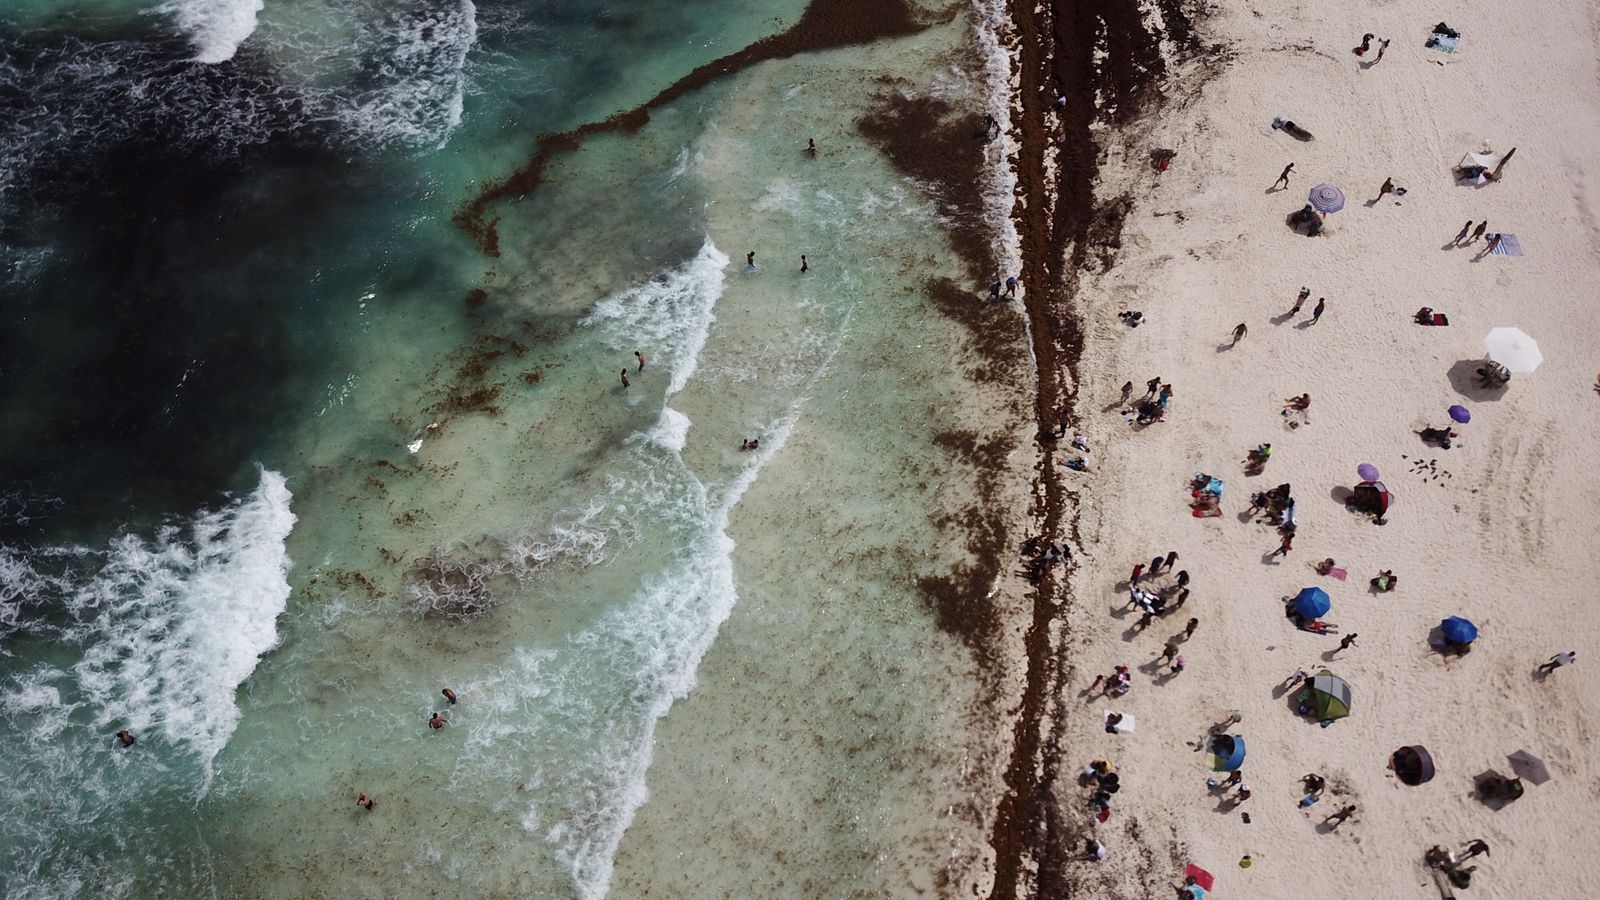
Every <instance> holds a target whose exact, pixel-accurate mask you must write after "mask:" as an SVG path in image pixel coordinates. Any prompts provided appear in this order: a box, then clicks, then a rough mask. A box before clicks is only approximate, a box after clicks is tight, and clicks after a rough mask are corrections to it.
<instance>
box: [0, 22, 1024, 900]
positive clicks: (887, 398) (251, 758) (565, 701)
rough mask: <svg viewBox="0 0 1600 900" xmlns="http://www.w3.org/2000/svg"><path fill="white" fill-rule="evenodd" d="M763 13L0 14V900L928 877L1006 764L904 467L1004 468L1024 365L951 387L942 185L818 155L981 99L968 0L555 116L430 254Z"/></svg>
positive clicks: (965, 357)
mask: <svg viewBox="0 0 1600 900" xmlns="http://www.w3.org/2000/svg"><path fill="white" fill-rule="evenodd" d="M803 10H804V5H803V4H802V3H799V2H794V0H759V2H754V3H742V4H731V3H727V2H725V0H719V2H712V0H697V2H686V3H682V4H674V5H672V6H671V7H670V8H667V7H660V6H658V5H647V4H643V3H638V2H632V0H630V2H624V3H620V4H618V3H611V4H600V3H587V2H577V3H571V2H560V3H557V2H526V0H525V2H506V3H491V2H488V0H407V2H401V3H393V2H376V0H264V2H263V0H170V2H167V3H161V4H149V3H130V2H126V0H101V2H91V3H62V2H48V0H29V2H25V3H21V4H11V5H8V7H7V8H6V10H4V11H3V12H0V112H3V113H4V115H3V116H0V280H3V282H4V283H3V293H0V296H3V297H4V298H5V299H4V301H3V306H0V308H3V310H4V316H5V319H6V321H5V327H4V328H3V329H0V367H3V368H0V374H3V375H4V377H5V383H6V398H7V400H8V402H7V403H5V404H3V405H0V420H3V424H4V428H0V463H3V465H0V473H3V474H0V478H3V479H4V480H3V483H0V742H3V743H4V745H5V746H6V747H8V749H9V751H10V752H9V753H8V758H9V759H10V760H11V761H12V766H11V768H10V770H9V771H10V773H11V774H12V777H11V778H9V779H8V781H7V786H6V787H5V788H4V796H5V806H4V808H5V810H6V811H7V812H8V813H9V814H8V815H6V816H5V817H4V819H3V820H0V880H3V885H0V893H4V894H5V895H6V896H16V897H72V896H86V895H91V894H93V895H101V896H104V895H109V896H126V897H141V896H152V895H155V894H157V893H158V892H163V893H165V894H168V895H180V896H228V897H235V896H241V897H298V896H334V895H341V896H362V897H365V896H372V897H379V896H382V897H393V896H422V895H439V894H443V895H447V896H519V897H526V896H537V897H564V896H572V897H586V898H587V897H600V896H607V895H614V896H642V895H644V894H646V893H650V892H654V893H656V894H657V895H659V894H660V892H662V891H666V892H668V893H671V894H673V895H677V896H748V895H750V894H751V893H752V892H754V891H755V890H760V891H761V893H762V894H763V895H766V896H795V897H802V896H805V897H810V896H820V895H830V896H831V895H840V896H844V895H882V894H885V893H890V894H908V895H909V894H919V893H934V892H937V891H938V890H940V889H941V888H940V887H939V886H940V885H942V884H945V883H946V882H949V881H950V880H951V879H959V878H962V877H966V875H967V874H968V873H967V869H968V868H970V867H971V865H972V863H973V861H974V860H976V859H977V858H978V857H980V856H981V855H982V844H983V840H984V837H985V832H984V823H983V814H982V812H981V809H982V808H983V805H984V801H983V798H981V797H977V796H975V795H974V791H975V790H976V789H977V787H976V782H975V781H974V778H975V776H974V770H975V769H977V768H979V767H980V763H981V761H982V759H984V757H985V754H986V753H989V752H992V747H991V745H992V742H993V741H994V740H996V739H997V738H996V735H994V734H993V733H991V732H990V731H986V730H985V728H984V727H983V726H984V724H985V722H986V721H987V720H986V716H985V710H984V705H985V701H986V694H985V685H986V680H985V675H984V673H983V672H982V671H980V669H979V666H978V663H977V662H976V661H975V659H974V657H973V655H972V653H971V652H970V649H969V647H968V646H967V645H966V644H964V643H963V641H962V640H961V639H960V637H958V636H956V635H952V634H948V633H945V632H943V631H941V630H940V629H939V627H938V624H937V619H936V616H935V614H934V612H933V611H932V609H931V607H930V601H929V598H928V597H927V595H926V593H925V591H924V590H923V589H922V587H920V586H919V579H921V578H924V577H928V576H937V575H941V574H944V573H945V572H948V571H949V570H950V569H951V567H953V566H956V565H958V564H960V563H962V562H963V561H965V560H966V559H967V552H966V550H965V543H964V539H963V536H962V534H961V533H960V529H959V528H958V527H956V526H954V525H952V524H951V522H952V521H953V520H956V519H959V518H960V517H961V516H962V514H963V512H964V511H966V510H970V509H971V508H972V506H973V504H974V503H975V502H977V493H976V492H975V489H974V488H973V487H972V482H973V481H974V479H975V478H976V477H977V475H978V474H979V473H978V472H976V471H975V469H974V466H975V463H974V462H973V461H972V460H970V459H961V458H957V457H955V456H953V455H952V454H951V453H950V452H948V451H947V450H945V449H942V447H945V446H948V445H949V444H950V441H948V440H944V441H941V440H940V436H941V435H945V436H948V435H950V434H952V433H957V432H961V433H966V432H973V433H979V432H982V433H984V434H985V435H986V436H990V437H995V438H997V439H1001V440H1002V441H1005V440H1010V439H1012V438H1014V437H1015V435H1011V434H1009V433H1008V432H1007V430H1006V428H1005V426H1003V425H999V424H996V423H995V413H994V407H995V406H996V405H997V403H998V399H999V398H1003V397H1004V396H1006V391H1008V390H1012V389H1016V388H1018V387H1019V386H1015V385H1003V384H1001V385H997V384H993V383H986V384H978V383H975V382H974V380H973V378H972V353H971V350H970V349H969V347H968V344H969V342H970V341H969V337H968V335H967V334H966V333H965V332H964V330H963V326H961V325H960V324H959V323H957V322H955V321H953V320H951V319H949V318H947V317H945V316H944V315H942V314H941V313H939V312H938V311H937V309H936V306H935V304H933V303H932V302H931V301H930V300H929V298H928V284H929V281H930V279H936V278H949V279H954V280H956V281H958V282H961V283H963V284H966V283H968V282H970V281H971V280H972V278H971V276H970V275H969V273H968V271H967V269H966V268H965V266H964V265H963V263H962V261H961V260H958V259H957V258H956V257H955V256H954V255H953V252H952V250H951V246H950V243H949V241H948V240H946V238H945V237H944V234H945V231H946V229H947V227H948V226H949V224H950V222H949V221H948V213H947V212H941V209H940V207H939V205H938V204H937V203H936V202H935V200H934V198H933V193H934V192H935V191H936V190H937V188H936V187H935V186H931V185H928V184H924V183H919V182H916V181H914V180H912V179H909V178H907V177H906V176H905V175H903V174H902V173H900V172H899V171H897V170H896V168H895V167H894V166H893V165H892V164H891V161H890V160H889V159H888V158H887V157H886V156H885V155H884V154H883V153H882V152H881V151H880V150H879V149H878V148H876V147H875V146H873V145H872V144H871V142H869V141H868V140H866V139H865V138H864V137H863V136H862V135H861V133H860V132H859V131H858V130H857V129H856V127H855V122H856V120H857V119H859V118H860V117H861V116H864V115H866V114H868V113H870V112H871V111H873V110H874V109H877V108H879V107H880V106H881V105H882V104H883V103H885V102H887V101H888V100H889V99H891V98H895V97H898V98H900V99H901V100H902V101H910V102H927V101H933V102H938V103H941V104H945V105H947V106H948V107H949V108H950V109H953V110H956V111H957V115H960V116H964V117H966V118H967V119H970V118H973V117H975V116H976V115H978V114H979V113H977V112H976V111H977V110H978V109H980V108H982V107H984V106H985V105H987V104H991V103H993V102H996V101H995V99H994V96H993V88H994V85H993V72H989V73H988V74H987V75H986V73H985V69H984V66H985V64H986V62H987V61H988V59H989V58H988V57H986V56H985V55H984V53H983V52H982V51H981V50H975V49H974V48H976V47H981V46H983V41H982V37H983V36H982V35H981V33H980V32H979V31H977V30H975V28H976V26H975V21H976V15H975V11H974V10H968V9H966V8H964V7H959V8H957V14H956V15H954V16H942V17H930V18H931V20H934V21H937V22H938V23H939V24H936V25H934V26H932V27H930V28H928V29H926V30H924V31H922V32H920V33H919V34H916V35H913V36H910V37H905V38H899V39H895V40H891V41H880V42H878V43H876V44H873V45H871V46H868V47H857V48H850V49H844V50H833V51H828V52H825V53H815V54H803V55H800V56H797V57H794V58H791V59H787V60H776V61H772V62H768V63H763V64H761V65H758V66H755V67H753V68H751V69H748V70H745V71H743V72H740V73H737V74H734V75H731V76H729V77H726V78H723V79H720V80H717V81H714V82H712V83H710V84H708V85H706V86H705V87H703V88H701V89H698V90H695V91H691V92H689V93H687V94H685V95H684V96H682V97H681V98H679V99H677V100H675V101H673V102H672V103H670V104H667V105H666V106H664V107H662V108H660V109H657V110H655V111H653V112H652V115H651V120H650V122H649V124H648V125H647V126H645V127H644V128H642V129H639V130H637V131H633V132H620V133H607V134H600V135H596V136H594V137H591V138H590V139H588V140H587V141H586V142H585V143H584V144H583V147H582V149H581V150H580V151H578V152H575V153H567V154H564V155H561V156H558V157H557V159H556V162H555V164H554V166H553V168H552V170H551V171H550V172H549V173H548V174H547V179H546V182H545V184H544V185H543V186H541V187H540V188H539V190H538V191H537V192H535V193H534V194H532V195H530V196H528V197H524V198H521V199H516V200H511V201H507V202H503V203H500V204H498V205H497V206H496V207H495V208H494V209H493V210H492V212H493V214H494V215H495V216H497V217H498V219H499V229H500V250H501V252H500V255H499V256H498V257H488V256H485V255H483V254H482V253H481V252H479V250H478V249H477V248H476V247H475V246H474V245H473V244H472V242H471V241H470V240H469V239H468V238H467V237H466V236H465V235H464V234H462V233H461V232H460V231H458V230H457V229H456V228H455V227H454V226H453V225H452V221H451V220H452V216H453V215H454V214H455V213H456V212H457V210H459V209H460V207H461V205H462V203H463V202H464V201H465V200H466V199H467V198H468V197H470V196H471V194H472V193H473V191H474V190H475V189H476V188H478V187H479V186H481V185H482V184H483V183H485V182H489V181H492V180H494V179H496V178H498V177H503V176H504V175H506V174H508V173H509V172H510V171H512V170H514V169H515V168H516V167H517V166H518V165H519V164H520V163H521V162H522V161H523V160H525V159H526V158H527V157H528V155H529V154H530V153H531V152H532V150H533V147H534V136H535V135H537V134H538V133H541V132H547V131H559V130H562V129H567V128H571V127H573V126H576V125H578V124H581V123H583V122H587V121H594V120H598V119H603V118H605V117H606V116H609V115H611V114H612V113H615V112H617V111H619V110H625V109H628V108H631V107H633V106H635V105H637V104H639V103H642V102H644V101H645V100H647V99H649V98H650V97H651V96H653V95H654V94H655V93H656V92H657V91H659V90H661V89H662V88H664V87H666V86H667V85H668V84H670V83H672V82H673V81H674V80H676V79H677V78H679V77H682V76H683V75H684V74H686V73H687V72H689V71H691V70H693V69H694V68H695V67H696V66H699V65H701V64H703V63H705V62H708V61H710V60H712V59H716V58H718V57H720V56H723V55H725V54H728V53H731V52H734V51H736V50H738V49H739V48H741V47H743V46H745V45H747V44H749V43H750V42H752V41H755V40H757V39H759V38H761V37H763V36H766V35H769V34H772V33H775V32H778V31H781V30H783V29H784V28H786V27H787V26H788V25H789V24H792V23H793V22H795V21H796V20H798V19H799V17H800V15H801V13H802V12H803ZM991 49H992V48H991ZM963 121H965V119H963ZM969 124H970V123H969ZM957 127H961V126H959V125H958V126H957ZM807 137H814V138H816V139H817V141H818V144H819V146H820V147H821V148H822V153H821V155H820V156H819V158H817V159H809V158H807V157H806V155H805V154H804V153H803V152H802V151H803V147H804V144H805V139H806V138H807ZM997 177H999V176H993V175H991V176H986V178H997ZM985 186H986V187H988V188H989V189H991V190H992V191H997V192H1002V196H1003V191H1004V190H1005V185H1004V184H1003V183H1000V182H997V183H995V184H990V183H987V182H986V184H985ZM993 208H995V209H1002V210H1003V209H1004V204H1003V202H1002V201H1001V200H998V199H997V200H996V202H995V204H994V205H993ZM994 224H995V229H996V241H997V243H999V244H1003V243H1004V234H1003V225H1002V224H1001V223H1000V219H998V218H997V219H995V223H994ZM750 250H754V251H756V252H757V267H756V268H755V269H754V270H750V269H747V267H746V266H745V264H744V254H745V253H746V252H747V251H750ZM801 253H805V254H806V255H807V257H808V259H809V260H810V265H811V270H810V271H808V272H806V273H803V274H802V273H801V272H800V271H799V255H800V254H801ZM972 287H973V288H976V287H977V286H976V285H972ZM636 350H637V351H640V352H642V353H644V354H645V356H646V358H647V362H646V365H645V366H644V369H643V371H639V370H638V364H637V363H636V362H635V359H634V356H633V354H634V351H636ZM1019 352H1024V351H1022V350H1021V348H1019ZM624 369H626V371H627V372H628V374H629V376H630V380H631V386H628V387H623V385H622V383H621V379H620V377H619V373H620V372H621V371H622V370H624ZM746 438H759V441H760V446H759V449H757V450H754V451H749V452H745V451H741V450H740V442H741V441H742V440H744V439H746ZM445 686H449V687H451V688H453V689H454V690H455V691H456V692H457V693H458V695H459V696H460V698H461V699H460V703H459V705H456V706H453V707H452V706H448V705H447V704H445V703H444V700H443V698H442V697H441V696H440V689H441V688H442V687H445ZM435 711H442V712H443V714H444V715H446V716H447V717H448V719H449V721H450V724H449V726H448V727H446V728H444V729H441V730H432V729H429V728H427V727H426V720H427V718H428V716H429V715H431V714H432V713H433V712H435ZM122 728H127V729H129V730H131V731H132V732H133V733H135V734H136V735H137V736H138V743H137V745H136V746H134V747H132V748H128V749H122V748H119V747H117V746H116V745H115V741H114V739H113V737H112V735H113V734H114V733H115V732H116V731H117V730H119V729H122ZM361 792H366V793H368V794H370V795H371V796H372V797H373V798H374V800H375V801H376V805H375V807H374V809H373V810H372V811H370V812H369V811H367V810H364V809H359V808H357V807H356V805H355V797H356V795H357V794H359V793H361Z"/></svg>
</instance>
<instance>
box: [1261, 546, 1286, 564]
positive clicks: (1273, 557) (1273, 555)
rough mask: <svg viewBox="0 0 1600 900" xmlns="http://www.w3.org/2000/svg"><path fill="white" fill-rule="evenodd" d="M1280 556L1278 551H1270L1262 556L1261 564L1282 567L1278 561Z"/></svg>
mask: <svg viewBox="0 0 1600 900" xmlns="http://www.w3.org/2000/svg"><path fill="white" fill-rule="evenodd" d="M1278 556H1279V554H1278V551H1276V550H1270V551H1268V552H1266V553H1263V554H1261V564H1262V565H1263V566H1278V565H1282V563H1281V562H1279V561H1278Z"/></svg>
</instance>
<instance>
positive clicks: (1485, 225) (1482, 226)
mask: <svg viewBox="0 0 1600 900" xmlns="http://www.w3.org/2000/svg"><path fill="white" fill-rule="evenodd" d="M1488 230H1489V220H1488V219H1484V220H1483V221H1482V222H1479V223H1478V227H1477V228H1474V229H1472V237H1471V239H1469V240H1468V241H1467V243H1469V244H1476V243H1477V242H1478V238H1481V237H1483V233H1484V232H1485V231H1488Z"/></svg>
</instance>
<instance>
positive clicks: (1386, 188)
mask: <svg viewBox="0 0 1600 900" xmlns="http://www.w3.org/2000/svg"><path fill="white" fill-rule="evenodd" d="M1393 191H1394V179H1393V178H1385V179H1384V180H1383V187H1380V188H1378V196H1377V197H1376V198H1375V199H1374V200H1373V201H1372V205H1374V206H1376V205H1377V203H1378V201H1379V200H1382V199H1383V195H1384V194H1388V193H1391V192H1393Z"/></svg>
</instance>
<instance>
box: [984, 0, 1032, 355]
mask: <svg viewBox="0 0 1600 900" xmlns="http://www.w3.org/2000/svg"><path fill="white" fill-rule="evenodd" d="M973 7H974V9H975V10H976V12H977V23H978V27H977V39H978V52H979V54H980V55H981V57H982V60H983V70H982V77H983V92H984V95H985V99H984V107H985V108H986V109H987V111H988V113H989V114H990V115H992V116H994V117H995V119H996V120H997V121H999V122H1001V123H1004V124H1008V123H1010V121H1011V103H1012V95H1013V92H1014V87H1015V84H1014V82H1013V77H1012V71H1011V69H1012V59H1011V54H1010V53H1009V52H1008V51H1007V50H1006V42H1007V41H1008V40H1015V37H1014V35H1013V34H1012V29H1013V27H1014V26H1013V25H1012V23H1011V16H1010V12H1009V11H1008V9H1007V6H1006V2H1005V0H973ZM1018 149H1019V148H1018V147H1017V146H1016V142H1015V141H1014V140H1013V139H1012V135H1011V132H1010V130H1009V128H1008V127H1002V128H1001V130H1000V137H999V138H997V139H996V140H994V141H992V142H990V143H989V144H988V146H987V148H986V152H987V158H986V163H987V164H986V165H985V166H984V167H983V175H982V177H983V208H984V219H985V220H986V221H987V222H988V224H989V229H990V233H991V234H992V235H993V236H994V249H995V257H996V258H997V259H998V260H999V262H1000V268H1001V271H1003V272H1006V273H1008V274H1021V272H1022V238H1021V236H1020V235H1018V233H1017V222H1016V219H1015V218H1013V216H1012V212H1013V210H1014V208H1015V206H1016V192H1017V173H1016V170H1015V169H1013V168H1012V163H1011V160H1013V159H1014V158H1016V156H1017V151H1018ZM1017 309H1018V315H1020V316H1021V317H1022V323H1023V328H1024V330H1026V331H1027V332H1028V333H1029V335H1030V337H1029V340H1028V341H1027V345H1028V355H1029V357H1030V358H1031V357H1032V355H1033V340H1032V337H1031V335H1032V324H1031V323H1030V322H1029V321H1028V317H1027V315H1026V314H1025V312H1024V311H1023V309H1022V307H1021V306H1020V305H1019V306H1018V307H1017ZM1037 368H1038V364H1037V361H1035V362H1034V364H1033V365H1032V366H1030V367H1029V371H1030V372H1032V371H1036V370H1037Z"/></svg>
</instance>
